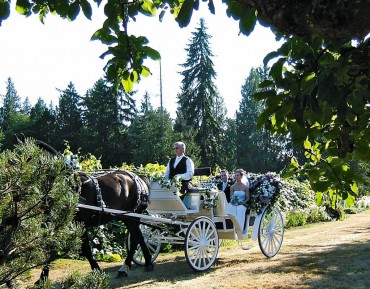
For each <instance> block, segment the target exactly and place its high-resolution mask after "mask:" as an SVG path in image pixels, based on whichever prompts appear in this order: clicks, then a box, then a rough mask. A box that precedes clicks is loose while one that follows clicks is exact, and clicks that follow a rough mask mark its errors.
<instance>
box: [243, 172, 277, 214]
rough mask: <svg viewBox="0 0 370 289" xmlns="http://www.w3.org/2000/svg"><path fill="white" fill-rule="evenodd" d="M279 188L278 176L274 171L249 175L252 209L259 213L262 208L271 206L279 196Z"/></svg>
mask: <svg viewBox="0 0 370 289" xmlns="http://www.w3.org/2000/svg"><path fill="white" fill-rule="evenodd" d="M280 190H281V182H280V178H279V177H278V176H277V175H276V174H275V173H267V174H265V175H260V176H253V177H251V178H250V179H249V192H250V194H251V208H252V210H254V211H255V212H256V213H257V214H261V213H262V212H263V209H264V208H266V207H268V208H272V207H273V206H274V204H275V203H276V201H277V200H278V198H279V196H280Z"/></svg>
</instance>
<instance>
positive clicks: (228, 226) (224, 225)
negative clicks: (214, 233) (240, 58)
mask: <svg viewBox="0 0 370 289" xmlns="http://www.w3.org/2000/svg"><path fill="white" fill-rule="evenodd" d="M215 225H216V229H217V230H234V224H233V222H232V221H231V220H230V219H225V222H215Z"/></svg>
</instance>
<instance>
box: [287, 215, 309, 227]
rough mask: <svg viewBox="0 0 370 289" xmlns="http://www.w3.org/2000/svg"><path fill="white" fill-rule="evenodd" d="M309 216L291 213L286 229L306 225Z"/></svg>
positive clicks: (288, 216)
mask: <svg viewBox="0 0 370 289" xmlns="http://www.w3.org/2000/svg"><path fill="white" fill-rule="evenodd" d="M306 222H307V215H306V214H305V213H304V212H290V213H288V214H287V216H286V224H285V228H290V227H298V226H303V225H306Z"/></svg>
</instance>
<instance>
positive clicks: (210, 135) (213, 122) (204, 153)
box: [177, 19, 221, 166]
mask: <svg viewBox="0 0 370 289" xmlns="http://www.w3.org/2000/svg"><path fill="white" fill-rule="evenodd" d="M192 35H193V36H192V38H191V39H190V43H189V44H188V47H187V49H186V51H187V60H186V62H185V63H183V64H182V65H181V66H182V67H184V70H183V71H182V72H181V75H182V76H183V80H182V85H181V92H180V93H179V95H178V103H179V107H178V115H179V116H180V119H179V118H178V119H177V124H178V127H177V131H188V132H191V133H193V134H194V135H195V137H194V140H195V142H196V144H197V145H198V147H199V148H200V158H201V159H200V162H201V165H202V166H207V165H209V164H213V163H216V162H217V160H218V157H219V141H218V139H219V136H220V134H221V128H220V120H221V119H219V118H217V116H218V115H219V114H218V113H217V110H216V106H215V104H216V103H217V102H218V103H220V102H219V98H220V96H219V95H218V91H217V88H216V86H215V84H214V79H215V77H216V72H215V70H214V67H213V62H212V57H213V54H212V51H211V48H210V43H209V40H210V38H211V36H210V35H209V34H207V27H206V24H205V21H204V19H201V20H200V23H199V26H198V27H197V28H196V31H195V32H193V33H192ZM181 118H183V120H181ZM180 127H181V128H180Z"/></svg>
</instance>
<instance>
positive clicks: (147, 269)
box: [145, 264, 154, 272]
mask: <svg viewBox="0 0 370 289" xmlns="http://www.w3.org/2000/svg"><path fill="white" fill-rule="evenodd" d="M145 271H146V272H152V271H154V265H153V264H150V265H146V266H145Z"/></svg>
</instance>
